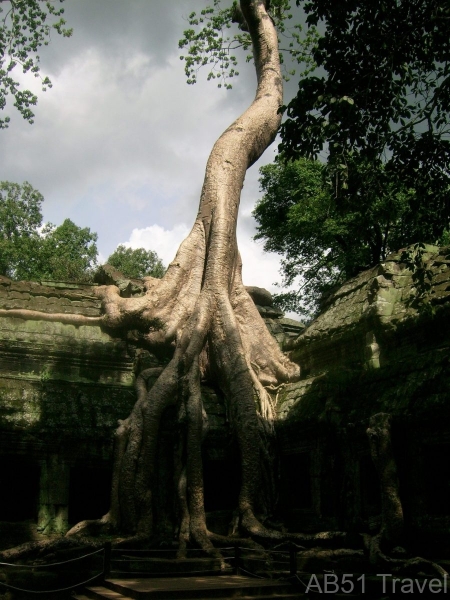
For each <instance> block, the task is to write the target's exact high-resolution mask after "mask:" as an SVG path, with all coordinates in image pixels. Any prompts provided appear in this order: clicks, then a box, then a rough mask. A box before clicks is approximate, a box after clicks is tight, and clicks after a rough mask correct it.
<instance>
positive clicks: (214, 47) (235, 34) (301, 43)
mask: <svg viewBox="0 0 450 600" xmlns="http://www.w3.org/2000/svg"><path fill="white" fill-rule="evenodd" d="M227 4H228V6H226V7H225V8H221V0H214V4H213V6H208V7H206V8H205V9H203V10H202V11H201V12H200V14H199V15H198V14H197V13H195V12H192V13H191V14H190V15H189V18H188V22H189V25H190V29H187V30H186V31H184V33H183V38H182V39H181V40H180V42H179V47H180V48H182V49H183V48H185V49H186V54H184V55H183V56H181V57H180V58H181V60H183V61H184V63H185V73H186V78H187V83H188V84H194V83H196V82H197V75H198V72H199V70H200V69H201V68H202V67H206V68H207V71H208V72H207V80H208V81H209V80H217V85H218V87H219V88H220V87H222V86H223V87H225V88H226V89H231V88H232V83H231V81H230V80H231V79H233V78H234V77H237V76H238V75H239V71H238V70H237V66H238V62H239V53H240V52H242V51H244V52H246V51H248V50H250V48H251V45H252V43H251V39H250V35H249V34H248V33H247V31H246V24H245V22H244V20H243V17H242V15H241V12H240V8H239V5H238V3H237V2H236V1H234V2H232V3H231V4H230V3H227ZM266 4H267V7H268V12H269V15H270V16H271V18H272V19H273V21H274V23H275V24H276V27H277V31H278V33H279V41H280V45H279V47H280V58H281V62H282V63H283V61H284V58H283V56H284V55H288V56H289V58H290V62H293V63H294V64H295V63H297V64H303V68H304V72H305V73H306V72H309V70H310V69H311V68H313V66H314V61H313V59H312V57H311V48H312V47H313V46H314V45H315V44H316V41H317V38H318V33H317V30H316V29H315V28H314V27H310V28H309V29H308V30H307V31H304V30H303V27H302V25H301V24H300V23H293V24H290V21H291V19H292V13H291V2H290V0H270V2H269V1H267V2H266ZM233 23H238V25H239V31H237V30H236V29H233ZM246 59H247V62H249V61H251V60H252V54H249V55H247V58H246ZM294 74H295V69H292V68H291V69H288V68H287V67H286V68H285V71H284V75H285V78H286V79H289V76H292V75H294Z"/></svg>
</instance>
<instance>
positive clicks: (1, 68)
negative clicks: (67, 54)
mask: <svg viewBox="0 0 450 600" xmlns="http://www.w3.org/2000/svg"><path fill="white" fill-rule="evenodd" d="M63 1H64V0H59V2H63ZM2 4H3V5H4V7H2V6H1V5H0V109H2V110H3V109H4V108H5V107H6V101H7V97H8V96H9V95H10V96H12V97H13V98H14V106H15V107H16V108H17V110H18V111H19V112H20V113H21V115H22V117H23V118H24V119H25V120H26V121H28V122H29V123H33V117H34V113H33V111H32V109H31V107H32V106H34V105H35V104H36V103H37V97H36V95H35V94H34V93H33V92H31V91H30V90H21V89H20V83H19V82H18V81H16V79H15V78H14V77H13V70H14V69H15V68H16V67H17V66H19V67H21V68H22V71H23V73H28V72H29V73H33V75H34V76H35V77H40V78H41V82H42V90H43V91H46V90H47V88H50V87H52V83H51V81H50V79H49V78H48V77H44V78H43V77H41V75H40V67H39V61H40V58H39V55H38V51H39V48H40V47H41V46H47V45H48V43H49V40H50V36H51V32H52V31H53V30H54V31H56V32H57V33H58V34H60V35H62V36H64V37H69V36H70V35H72V30H71V29H67V28H66V27H65V24H66V22H65V20H64V19H63V17H62V15H63V13H64V9H63V8H60V9H57V8H56V7H55V5H54V1H43V0H8V1H5V0H3V1H2ZM9 121H10V118H9V117H5V118H3V119H0V129H4V128H6V127H8V123H9Z"/></svg>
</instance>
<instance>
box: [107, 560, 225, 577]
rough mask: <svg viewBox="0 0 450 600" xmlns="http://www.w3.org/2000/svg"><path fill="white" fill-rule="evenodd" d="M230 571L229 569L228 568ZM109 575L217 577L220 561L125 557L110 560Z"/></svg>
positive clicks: (219, 571)
mask: <svg viewBox="0 0 450 600" xmlns="http://www.w3.org/2000/svg"><path fill="white" fill-rule="evenodd" d="M230 569H231V567H230ZM111 573H112V574H113V575H114V577H115V578H116V579H117V578H119V577H130V576H135V577H140V576H146V577H158V576H159V577H165V576H172V577H174V576H177V575H178V576H195V575H199V574H210V575H213V574H215V575H219V574H220V573H221V569H220V561H219V560H217V559H214V558H184V559H176V558H147V557H139V556H126V555H123V556H121V557H120V558H118V559H117V558H116V559H114V558H113V559H112V561H111Z"/></svg>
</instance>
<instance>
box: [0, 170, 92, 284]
mask: <svg viewBox="0 0 450 600" xmlns="http://www.w3.org/2000/svg"><path fill="white" fill-rule="evenodd" d="M43 200H44V198H43V196H42V194H40V193H39V192H38V191H37V190H35V189H33V187H32V186H31V185H30V184H29V183H28V182H25V183H24V184H23V185H19V184H17V183H11V182H8V181H2V182H0V275H4V276H6V277H11V278H13V279H19V280H21V279H25V280H41V279H49V280H63V281H74V280H75V281H90V280H91V279H92V275H93V269H94V268H95V266H96V262H97V246H96V241H97V234H96V233H92V232H91V231H90V229H89V228H88V227H85V228H81V227H78V226H77V225H75V223H73V222H72V221H71V220H70V219H66V220H65V221H64V223H63V224H62V225H59V227H56V226H55V225H52V224H51V223H47V224H46V225H45V226H44V227H42V212H41V206H42V202H43Z"/></svg>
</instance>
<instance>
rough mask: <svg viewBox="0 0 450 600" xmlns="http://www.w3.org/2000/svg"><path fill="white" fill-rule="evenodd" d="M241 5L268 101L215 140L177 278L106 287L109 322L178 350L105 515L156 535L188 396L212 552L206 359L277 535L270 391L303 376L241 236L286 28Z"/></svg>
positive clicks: (188, 488) (255, 524) (247, 476)
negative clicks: (169, 413) (262, 299)
mask: <svg viewBox="0 0 450 600" xmlns="http://www.w3.org/2000/svg"><path fill="white" fill-rule="evenodd" d="M240 7H241V13H242V15H241V17H242V18H243V19H244V20H245V23H246V26H247V28H248V30H249V32H250V34H251V37H252V42H253V55H254V60H255V65H256V73H257V80H258V85H257V92H256V97H255V99H254V101H253V102H252V104H251V106H250V107H249V108H248V109H247V110H246V111H245V112H244V114H243V115H241V116H240V117H239V118H238V119H237V120H236V121H235V122H234V123H233V124H232V125H230V127H229V128H228V129H227V130H226V131H225V132H224V133H223V134H222V135H221V137H220V138H219V139H218V140H217V142H216V143H215V145H214V147H213V150H212V152H211V155H210V157H209V160H208V163H207V166H206V173H205V180H204V184H203V189H202V193H201V198H200V206H199V211H198V214H197V218H196V220H195V223H194V226H193V229H192V231H191V233H190V234H189V236H188V238H187V239H186V240H185V241H184V242H183V243H182V244H181V246H180V248H179V250H178V253H177V255H176V257H175V260H174V261H173V262H172V263H171V264H170V265H169V268H168V270H167V273H166V275H165V277H164V278H163V279H162V280H155V279H152V278H147V280H146V284H145V285H146V295H145V297H141V298H128V299H125V298H121V297H120V295H119V290H118V289H117V288H116V287H114V286H107V287H102V288H99V290H98V293H99V295H100V297H101V298H102V300H103V307H104V311H105V317H104V322H105V323H106V324H107V325H108V326H109V327H119V326H120V327H129V328H140V329H141V332H142V335H143V338H144V340H145V341H146V343H147V344H149V345H150V346H152V345H154V344H158V343H164V344H168V343H172V344H174V345H175V352H174V355H173V358H172V360H171V362H170V363H169V365H168V366H167V367H166V368H165V369H164V371H163V372H162V373H161V374H160V376H159V377H158V379H157V381H156V383H155V384H154V385H153V387H152V388H151V390H150V391H147V388H146V385H145V381H144V379H145V378H144V377H141V378H140V379H139V380H138V383H137V392H138V400H137V402H136V405H135V406H134V408H133V411H132V413H131V414H130V416H129V417H128V418H127V419H126V420H125V421H123V422H122V423H121V424H120V426H119V428H118V430H117V432H116V451H115V464H114V475H113V485H112V498H111V510H110V512H109V513H108V515H106V516H105V517H104V518H103V521H104V523H105V524H106V523H110V524H111V525H113V526H114V527H116V528H120V529H125V530H128V531H130V532H133V533H138V534H140V535H145V536H148V535H150V534H151V533H152V527H153V516H152V504H153V503H152V491H153V489H154V478H155V457H156V451H157V444H158V430H159V426H160V421H161V416H162V414H163V412H164V411H165V409H166V408H167V407H168V406H170V405H171V404H174V403H177V404H178V406H179V409H180V410H182V411H183V412H184V415H185V421H186V433H185V450H186V452H185V456H186V464H184V465H180V466H179V469H178V472H179V482H178V496H179V503H180V514H181V524H180V543H181V548H182V547H183V546H184V545H185V543H186V541H187V540H188V539H189V537H192V538H193V539H194V540H196V541H197V542H198V543H200V544H201V545H202V547H204V548H205V549H206V550H209V551H211V552H213V548H212V544H211V542H210V540H209V537H210V534H209V532H208V531H207V529H206V520H205V511H204V501H203V476H202V460H201V440H202V436H203V418H202V413H203V407H202V401H201V395H200V375H201V371H202V369H204V368H205V363H206V364H207V368H208V369H209V370H210V371H211V372H212V373H214V376H215V378H216V380H217V381H218V383H219V385H220V387H221V389H222V391H223V393H224V395H225V397H226V401H227V402H228V405H229V412H230V415H231V417H232V424H233V428H234V433H235V435H236V438H237V441H238V444H239V449H240V456H241V480H242V486H241V490H240V495H239V507H238V509H239V515H240V525H241V527H242V528H243V529H244V530H246V531H247V532H249V533H252V534H257V535H269V536H270V535H272V536H276V535H277V533H276V532H269V531H267V530H266V529H265V528H264V527H263V526H262V524H261V523H260V521H259V520H258V518H257V517H256V515H255V497H256V492H257V490H258V487H259V484H260V478H261V453H262V452H263V447H262V444H261V439H263V437H264V430H266V432H267V430H270V428H271V424H272V421H273V418H274V406H273V403H272V399H271V397H270V394H269V393H268V392H267V390H266V387H267V386H270V385H277V384H278V383H280V382H282V381H289V380H292V379H295V378H296V377H298V374H299V373H298V371H299V369H298V367H297V366H296V365H294V364H292V363H290V362H289V361H288V360H287V359H286V357H285V356H284V355H283V354H282V353H281V351H280V350H279V348H278V346H277V344H276V342H275V341H274V340H273V338H272V337H271V336H270V334H269V333H268V331H267V328H266V326H265V324H264V322H263V321H262V319H261V317H260V315H259V313H258V311H257V309H256V307H255V305H254V303H253V301H252V300H251V298H250V297H249V295H248V294H247V292H246V290H245V288H244V286H243V284H242V278H241V262H240V257H239V252H238V248H237V242H236V223H237V217H238V209H239V201H240V194H241V189H242V186H243V182H244V177H245V173H246V171H247V169H248V167H249V166H250V165H252V164H253V163H254V162H255V161H256V160H257V159H258V158H259V157H260V156H261V154H262V153H263V152H264V150H265V149H266V148H267V146H268V145H269V144H271V143H272V141H273V140H274V138H275V135H276V133H277V130H278V127H279V124H280V118H281V117H280V115H279V113H278V109H279V107H280V105H281V103H282V78H281V74H280V65H279V55H278V40H277V34H276V31H275V28H274V25H273V23H272V20H271V18H270V17H269V16H268V14H267V11H266V3H265V1H264V0H241V2H240ZM180 382H181V384H180ZM261 434H262V435H261ZM79 529H80V527H79V526H77V527H76V528H75V531H77V530H79Z"/></svg>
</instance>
